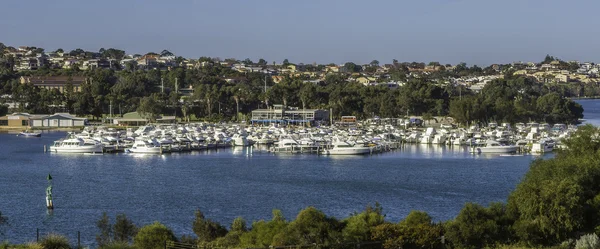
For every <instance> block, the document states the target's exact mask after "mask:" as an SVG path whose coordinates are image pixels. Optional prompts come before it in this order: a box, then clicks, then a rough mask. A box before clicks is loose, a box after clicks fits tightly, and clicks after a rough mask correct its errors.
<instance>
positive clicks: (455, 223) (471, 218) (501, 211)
mask: <svg viewBox="0 0 600 249" xmlns="http://www.w3.org/2000/svg"><path fill="white" fill-rule="evenodd" d="M513 222H514V221H513V220H512V219H511V218H509V216H508V215H507V214H506V208H505V206H504V205H503V204H500V203H494V204H492V205H491V206H490V207H489V208H484V207H482V206H480V205H477V204H474V203H467V204H465V206H464V207H463V209H461V211H460V212H459V214H458V216H457V217H456V218H455V219H454V220H452V221H450V222H448V223H447V224H446V234H445V236H446V238H447V239H448V240H449V241H450V242H451V243H452V245H454V246H456V247H457V248H484V247H486V246H491V245H494V244H496V243H509V242H510V241H511V239H512V235H511V231H510V226H511V225H512V223H513Z"/></svg>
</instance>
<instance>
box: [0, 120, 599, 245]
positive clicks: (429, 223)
mask: <svg viewBox="0 0 600 249" xmlns="http://www.w3.org/2000/svg"><path fill="white" fill-rule="evenodd" d="M564 145H565V146H566V147H567V148H566V149H563V150H559V151H557V152H556V155H555V157H554V158H552V159H545V160H542V159H539V160H536V161H534V162H533V163H532V164H531V167H530V170H529V171H528V172H527V173H526V175H525V176H524V178H523V180H522V181H521V182H520V183H519V184H518V185H517V187H516V189H515V190H514V191H513V192H512V193H511V194H510V196H509V197H508V199H507V201H506V202H505V203H491V204H489V205H488V206H482V205H479V204H475V203H466V204H465V206H464V207H463V209H462V210H461V211H460V212H459V213H458V215H457V216H456V217H455V218H454V219H452V220H449V221H445V222H436V221H434V220H433V219H432V217H430V216H429V215H428V214H427V213H425V212H421V211H412V212H410V213H409V214H408V215H407V216H406V217H405V218H404V219H403V220H400V221H390V220H386V219H385V214H384V213H385V212H384V210H383V208H382V207H381V206H380V205H379V204H375V205H374V206H368V207H366V209H365V210H363V211H362V212H357V213H355V214H352V215H351V216H349V217H346V218H344V219H338V218H335V217H331V216H327V215H326V214H325V213H324V212H322V211H320V210H318V209H316V208H314V207H308V208H306V209H304V210H302V211H300V212H299V213H298V215H297V216H296V217H294V218H292V219H290V218H286V217H284V216H283V215H282V212H281V211H279V210H273V215H272V217H271V218H270V219H265V220H258V221H253V222H251V223H248V222H246V221H245V220H244V219H243V218H241V217H239V218H236V219H235V220H233V221H232V223H231V224H227V226H225V225H222V224H219V223H218V222H215V221H214V220H211V219H210V218H209V217H206V216H205V215H204V214H203V213H202V212H201V211H200V210H198V211H196V213H195V219H194V220H193V221H191V222H190V229H191V230H192V231H193V232H194V234H193V236H187V235H186V236H182V237H176V236H175V234H174V233H173V232H172V230H170V229H169V228H168V227H167V226H165V225H163V224H160V223H158V222H155V223H153V224H150V225H145V226H142V227H141V228H138V227H137V226H136V225H135V224H134V222H133V221H131V220H129V219H128V218H127V217H126V216H125V215H124V214H118V215H117V216H116V218H115V222H114V224H113V223H111V221H110V218H109V217H108V215H107V214H104V215H103V216H102V217H101V218H100V219H99V221H98V222H97V224H96V225H97V227H98V229H99V233H98V236H97V238H96V241H97V244H98V245H99V246H100V248H164V246H165V243H174V242H175V241H178V243H184V244H190V245H197V246H200V248H269V247H275V248H277V247H281V248H283V247H286V246H303V248H358V247H360V248H385V249H388V248H389V249H391V248H429V249H435V248H474V249H475V248H565V249H567V248H599V247H600V240H599V239H598V236H597V234H599V233H600V225H599V224H600V164H598V162H599V161H600V128H597V127H594V126H591V125H587V126H583V127H580V128H579V129H578V131H577V132H576V133H575V134H574V135H573V136H571V137H570V138H569V139H568V140H566V141H565V142H564ZM0 248H1V247H0ZM32 248H33V247H32Z"/></svg>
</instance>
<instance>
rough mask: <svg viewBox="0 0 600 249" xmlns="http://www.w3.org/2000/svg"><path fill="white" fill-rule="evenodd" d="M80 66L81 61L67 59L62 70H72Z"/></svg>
mask: <svg viewBox="0 0 600 249" xmlns="http://www.w3.org/2000/svg"><path fill="white" fill-rule="evenodd" d="M79 65H80V64H79V60H77V59H65V60H64V61H63V64H62V68H63V69H70V68H74V67H76V68H79Z"/></svg>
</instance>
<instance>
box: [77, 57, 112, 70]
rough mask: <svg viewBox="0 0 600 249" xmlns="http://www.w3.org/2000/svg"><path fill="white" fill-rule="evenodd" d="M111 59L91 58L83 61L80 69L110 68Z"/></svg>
mask: <svg viewBox="0 0 600 249" xmlns="http://www.w3.org/2000/svg"><path fill="white" fill-rule="evenodd" d="M112 65H113V63H112V61H111V60H107V59H91V60H86V61H84V62H83V64H82V66H81V69H83V70H93V69H97V68H103V69H106V68H112Z"/></svg>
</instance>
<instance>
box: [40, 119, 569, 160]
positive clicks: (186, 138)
mask: <svg viewBox="0 0 600 249" xmlns="http://www.w3.org/2000/svg"><path fill="white" fill-rule="evenodd" d="M378 123H379V124H376V121H373V120H368V121H366V122H363V123H360V124H359V123H356V124H355V125H354V126H323V127H302V126H283V125H279V124H272V125H268V126H255V125H252V126H249V125H248V126H247V125H243V124H210V123H188V124H162V125H161V124H149V125H145V126H141V127H139V128H137V129H134V128H127V129H126V130H124V129H121V130H118V129H115V128H106V127H102V126H98V127H95V126H88V127H86V128H85V129H84V130H83V131H82V132H80V133H69V134H68V136H67V138H66V139H62V140H58V141H55V142H54V145H52V146H50V149H49V150H47V149H44V151H49V152H53V153H103V152H104V153H118V152H128V153H153V154H165V153H174V152H189V151H200V150H207V149H216V148H227V147H250V146H254V145H264V146H268V147H269V151H270V152H272V153H313V154H324V155H364V154H373V153H381V152H386V151H390V150H395V149H401V148H403V147H404V146H406V144H433V145H436V146H463V147H469V150H470V151H471V153H476V154H478V153H522V154H524V153H535V154H541V153H548V152H552V150H553V149H554V148H558V147H560V145H561V141H562V140H563V139H565V138H568V137H569V135H570V134H572V133H573V132H574V131H575V130H576V128H577V127H576V126H573V125H570V126H567V125H564V124H554V125H552V126H550V125H549V124H545V123H542V124H539V123H528V124H524V123H517V124H516V125H515V128H512V127H511V126H510V124H507V123H502V124H501V125H498V124H496V123H489V124H488V126H486V127H479V126H471V127H469V128H467V129H465V128H453V126H452V125H447V126H441V127H443V128H440V127H438V128H437V129H436V128H434V127H410V128H409V127H408V125H406V124H405V125H401V126H393V125H389V124H381V122H378Z"/></svg>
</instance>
